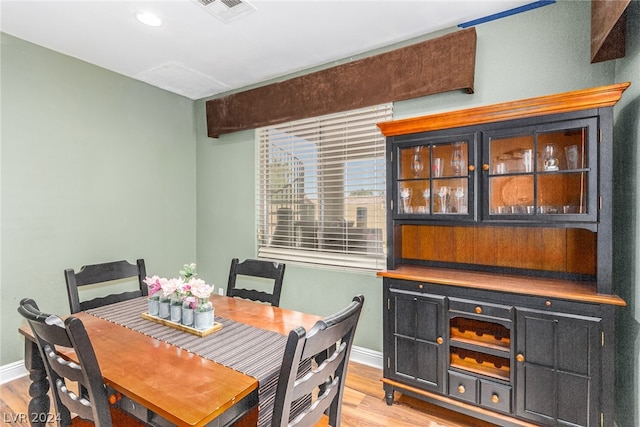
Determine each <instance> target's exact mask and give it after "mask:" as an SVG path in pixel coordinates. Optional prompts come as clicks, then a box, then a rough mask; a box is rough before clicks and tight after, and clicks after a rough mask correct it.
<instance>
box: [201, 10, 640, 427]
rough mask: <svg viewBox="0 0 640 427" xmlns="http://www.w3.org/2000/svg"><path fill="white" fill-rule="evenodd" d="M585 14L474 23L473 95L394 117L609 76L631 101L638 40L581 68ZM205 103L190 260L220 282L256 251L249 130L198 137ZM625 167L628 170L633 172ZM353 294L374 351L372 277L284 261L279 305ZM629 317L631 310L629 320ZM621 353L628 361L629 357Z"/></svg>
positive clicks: (413, 104)
mask: <svg viewBox="0 0 640 427" xmlns="http://www.w3.org/2000/svg"><path fill="white" fill-rule="evenodd" d="M633 3H634V4H632V6H631V9H633V8H635V9H636V10H637V8H638V7H637V6H638V2H637V1H636V0H634V2H633ZM590 19H591V9H590V3H589V2H586V1H564V0H561V1H559V2H558V3H555V4H553V5H550V6H546V7H543V8H540V9H537V10H533V11H530V12H527V13H524V14H520V15H515V16H512V17H508V18H505V19H501V20H498V21H494V22H490V23H486V24H482V25H479V26H477V27H476V31H477V35H478V45H477V59H476V78H475V93H474V94H473V95H468V94H463V93H460V92H449V93H444V94H439V95H432V96H428V97H424V98H419V99H415V100H410V101H404V102H398V103H395V105H394V117H395V118H404V117H413V116H420V115H426V114H432V113H437V112H441V111H451V110H456V109H461V108H468V107H473V106H479V105H487V104H493V103H498V102H503V101H509V100H517V99H523V98H530V97H536V96H541V95H547V94H554V93H560V92H566V91H571V90H578V89H583V88H588V87H595V86H601V85H608V84H612V83H616V82H618V81H633V85H632V88H635V90H631V91H627V92H628V93H625V94H624V96H623V99H624V100H625V101H626V102H631V100H633V99H634V98H635V99H636V100H637V89H638V88H637V87H638V86H640V79H638V76H639V75H640V66H638V60H637V56H638V55H637V54H638V51H639V50H640V49H639V48H638V46H637V41H636V42H635V43H630V47H631V49H630V50H633V52H631V51H630V52H628V55H627V57H626V58H625V59H623V60H618V61H607V62H604V63H599V64H590V57H591V55H590ZM629 26H630V27H633V28H631V31H630V33H631V34H630V37H633V36H634V35H635V37H636V40H637V38H638V37H637V33H638V30H637V26H638V20H636V21H635V22H632V20H631V19H630V25H629ZM634 26H635V27H634ZM356 59H357V58H356ZM622 68H624V69H625V70H626V72H624V73H622V72H620V73H619V74H620V76H619V78H618V75H617V73H616V71H617V70H618V69H622ZM204 102H205V100H201V101H198V102H197V103H196V132H197V139H198V144H197V158H198V167H197V171H198V178H197V182H198V184H197V185H198V207H197V216H198V236H197V237H198V242H197V254H198V264H199V266H200V268H201V271H202V272H203V275H204V276H205V277H207V278H211V280H212V281H214V282H215V283H225V282H226V275H227V271H226V270H227V266H228V265H229V262H230V259H231V257H232V256H237V257H239V258H246V257H253V256H255V254H256V248H255V235H256V225H255V214H254V201H255V195H254V186H255V180H256V163H255V151H256V141H255V133H254V132H253V131H244V132H238V133H234V134H229V135H222V136H221V137H220V138H219V139H211V138H207V136H206V123H205V107H204ZM635 104H636V110H635V117H634V118H633V117H632V118H630V119H631V121H632V123H634V124H633V125H634V126H635V127H636V130H635V136H634V137H633V138H625V140H624V141H619V142H617V144H623V145H624V146H625V147H627V148H630V147H633V150H635V146H636V145H637V143H638V132H637V126H638V112H637V102H635ZM618 110H619V108H618V109H617V110H616V111H618ZM634 153H636V152H635V151H634ZM636 157H637V155H636V156H635V157H634V159H635V158H636ZM636 164H637V161H636ZM626 170H628V171H631V170H634V171H635V170H637V168H629V169H626ZM626 176H627V179H628V180H629V181H630V184H631V187H633V188H635V187H636V186H637V185H638V183H639V182H640V177H639V176H638V175H637V173H636V174H634V175H631V174H627V175H626ZM629 200H632V199H629ZM633 200H635V201H634V202H633V203H635V204H637V197H635V196H634V199H633ZM634 208H635V207H634ZM621 219H622V220H623V221H627V222H626V223H625V224H627V225H625V227H627V229H629V228H628V227H629V226H628V224H629V223H628V221H629V218H628V216H625V217H623V218H621ZM634 230H635V228H634ZM637 234H638V233H637V231H635V232H634V233H633V234H628V235H627V237H628V238H627V239H626V243H627V247H626V249H627V251H631V252H633V251H634V250H635V247H637V243H638V237H637ZM635 261H636V262H637V255H636V259H635ZM632 262H634V261H633V260H632V259H629V257H628V256H627V257H625V259H621V260H620V261H618V262H617V263H616V269H626V270H628V269H629V268H631V267H632V266H631V263H632ZM636 274H637V273H636ZM636 283H637V276H635V277H625V280H624V282H622V283H620V285H619V286H620V287H622V288H624V291H623V292H620V293H621V294H622V295H625V297H626V298H627V301H629V299H628V298H629V296H628V295H626V294H628V293H633V292H634V291H633V290H634V289H636V291H635V292H636V294H637V292H638V291H637V288H638V287H637V286H636ZM359 292H360V293H363V294H364V295H365V297H366V301H365V309H364V312H363V315H362V318H361V319H362V320H361V323H360V324H359V326H358V332H357V336H356V345H357V346H360V347H364V348H367V349H371V350H373V351H378V352H379V351H381V350H382V332H381V331H382V298H381V297H382V281H381V279H379V278H377V277H375V275H374V274H362V273H352V272H346V271H333V270H326V269H318V268H309V267H301V266H296V265H288V266H287V274H286V276H285V283H284V290H283V296H282V305H283V306H284V307H287V308H292V309H296V310H301V311H306V312H311V313H317V314H320V315H326V314H329V313H331V312H333V311H335V310H336V309H338V308H340V307H341V306H343V305H344V304H346V302H347V301H349V300H350V298H351V297H352V296H353V295H354V294H356V293H359ZM635 300H636V301H637V300H638V299H637V298H635ZM636 304H638V303H637V302H636ZM621 311H622V310H621ZM624 313H625V316H626V319H627V321H628V322H627V323H629V324H628V325H626V326H627V328H628V330H629V333H626V334H623V335H621V336H620V337H619V340H620V341H622V342H623V344H622V345H621V347H623V348H625V349H627V348H628V351H627V350H625V354H626V357H625V359H629V360H630V361H629V363H630V364H631V368H632V372H635V373H634V374H633V375H629V374H628V372H623V373H621V372H618V377H619V378H620V382H621V383H622V384H624V386H625V389H626V390H627V391H628V392H629V394H626V395H623V394H622V393H617V396H616V399H617V402H618V407H619V408H620V411H621V412H620V413H619V414H618V417H619V418H620V419H621V420H620V421H619V425H621V426H635V425H637V424H638V416H637V412H638V402H637V396H638V395H640V393H639V392H638V390H639V387H638V363H639V359H640V358H639V356H638V343H637V340H638V338H637V337H638V328H637V325H638V314H637V313H638V310H637V306H636V307H635V310H634V305H633V304H631V306H630V307H628V308H626V309H624ZM632 313H636V314H635V319H634V318H633V315H632ZM629 354H632V355H633V357H631V358H629V356H628V355H629ZM618 359H622V358H621V357H618ZM622 412H624V413H622ZM634 414H635V415H634Z"/></svg>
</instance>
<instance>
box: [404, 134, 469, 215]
mask: <svg viewBox="0 0 640 427" xmlns="http://www.w3.org/2000/svg"><path fill="white" fill-rule="evenodd" d="M473 141H474V139H473V135H464V136H461V137H460V136H458V137H456V138H455V139H453V140H452V139H451V138H449V139H448V140H446V141H442V140H440V141H435V140H432V141H429V142H428V143H425V142H423V143H422V144H420V145H404V144H403V145H400V146H399V147H398V150H397V151H396V152H397V156H398V162H397V165H398V166H397V174H398V179H397V181H396V185H397V188H396V189H395V190H396V194H397V200H396V203H397V206H398V209H397V210H396V213H397V214H401V215H407V214H408V215H428V216H430V217H432V218H437V217H441V218H445V217H446V218H451V219H452V218H455V217H458V218H461V217H462V218H468V217H469V216H470V215H471V214H472V213H473V211H474V209H473V206H472V204H471V203H472V202H473V200H474V199H473V185H472V183H473V180H472V179H471V176H472V173H471V172H470V168H469V165H470V164H471V163H470V158H469V156H470V154H471V153H473ZM472 160H473V159H471V161H472ZM471 169H473V168H471Z"/></svg>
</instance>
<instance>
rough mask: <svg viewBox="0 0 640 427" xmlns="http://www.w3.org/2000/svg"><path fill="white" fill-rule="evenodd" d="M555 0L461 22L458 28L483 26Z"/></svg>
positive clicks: (538, 2) (534, 3) (545, 0)
mask: <svg viewBox="0 0 640 427" xmlns="http://www.w3.org/2000/svg"><path fill="white" fill-rule="evenodd" d="M555 2H556V0H539V1H535V2H533V3H529V4H525V5H524V6H520V7H515V8H513V9H509V10H505V11H504V12H499V13H494V14H493V15H489V16H485V17H484V18H478V19H474V20H473V21H467V22H463V23H462V24H459V25H458V27H460V28H467V27H473V26H474V25H478V24H484V23H485V22H489V21H493V20H496V19H500V18H504V17H506V16H511V15H515V14H516V13H521V12H526V11H528V10H531V9H537V8H539V7H542V6H547V5H550V4H553V3H555Z"/></svg>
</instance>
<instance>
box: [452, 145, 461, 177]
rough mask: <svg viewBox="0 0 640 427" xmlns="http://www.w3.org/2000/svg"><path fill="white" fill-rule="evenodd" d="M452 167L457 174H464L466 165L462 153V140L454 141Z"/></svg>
mask: <svg viewBox="0 0 640 427" xmlns="http://www.w3.org/2000/svg"><path fill="white" fill-rule="evenodd" d="M451 167H452V168H453V173H454V174H455V175H456V176H460V175H462V168H463V167H464V156H463V155H462V142H454V143H453V151H452V152H451Z"/></svg>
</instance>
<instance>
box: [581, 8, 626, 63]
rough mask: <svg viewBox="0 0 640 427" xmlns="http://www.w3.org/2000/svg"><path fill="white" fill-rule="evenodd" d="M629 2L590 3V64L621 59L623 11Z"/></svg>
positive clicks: (623, 40)
mask: <svg viewBox="0 0 640 427" xmlns="http://www.w3.org/2000/svg"><path fill="white" fill-rule="evenodd" d="M630 2H631V0H593V1H592V2H591V63H596V62H602V61H608V60H610V59H617V58H623V57H624V54H625V42H626V36H625V33H626V26H627V20H626V14H625V11H626V9H627V6H629V3H630Z"/></svg>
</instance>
